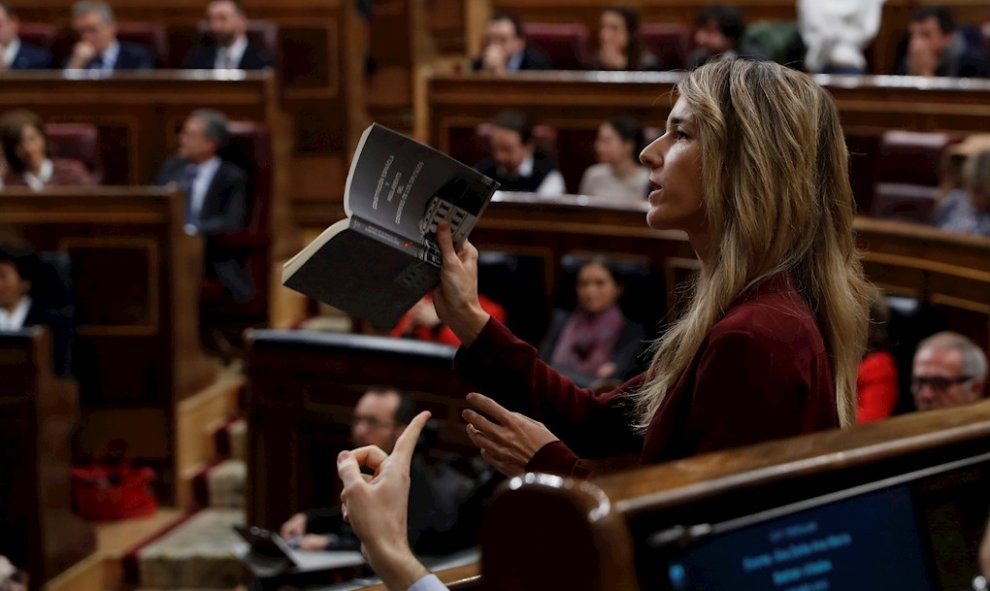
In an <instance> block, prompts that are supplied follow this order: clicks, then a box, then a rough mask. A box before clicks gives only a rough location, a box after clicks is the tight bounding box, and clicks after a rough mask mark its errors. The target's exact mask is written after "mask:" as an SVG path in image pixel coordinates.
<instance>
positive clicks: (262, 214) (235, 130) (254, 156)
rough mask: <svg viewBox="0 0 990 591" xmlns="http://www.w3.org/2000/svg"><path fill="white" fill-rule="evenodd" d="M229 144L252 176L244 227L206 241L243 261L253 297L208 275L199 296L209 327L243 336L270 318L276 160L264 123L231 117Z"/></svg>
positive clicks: (236, 160)
mask: <svg viewBox="0 0 990 591" xmlns="http://www.w3.org/2000/svg"><path fill="white" fill-rule="evenodd" d="M228 127H229V130H230V145H229V146H228V147H227V149H226V151H225V154H224V157H225V159H227V160H229V161H231V162H233V163H234V164H236V165H238V166H239V167H241V168H242V169H243V170H244V171H245V172H246V173H247V178H248V199H249V202H248V203H249V205H248V211H247V218H246V224H247V225H246V228H245V229H244V230H243V231H241V232H231V233H227V234H222V235H218V236H212V237H210V238H209V239H208V242H209V243H210V246H211V247H216V248H221V249H223V250H224V251H225V252H227V253H229V254H230V255H231V256H232V257H234V258H235V259H236V260H238V261H240V262H241V263H242V264H243V265H244V266H245V268H246V269H247V270H248V273H249V274H250V277H251V280H252V282H253V284H254V290H255V295H254V297H253V298H251V299H250V300H249V301H246V302H237V301H235V300H234V298H233V296H231V294H230V293H229V292H228V291H227V290H226V289H225V288H224V287H223V286H222V285H221V284H220V282H219V281H218V280H217V279H216V278H215V277H206V278H204V280H203V285H202V289H201V295H200V298H201V299H200V313H201V315H202V317H203V318H204V319H205V321H206V322H207V324H208V327H209V326H212V327H217V328H220V329H222V330H223V332H224V334H225V336H226V338H228V339H234V340H239V339H240V333H241V331H243V330H244V329H245V328H248V327H252V326H263V325H264V324H265V323H266V321H267V318H268V303H269V283H270V282H269V277H270V275H271V266H272V245H271V241H272V230H271V227H272V224H271V215H272V206H273V205H274V203H273V202H274V176H275V159H274V157H273V150H272V137H271V132H270V130H269V129H268V128H267V127H266V126H265V125H264V124H261V123H255V122H250V121H231V122H230V124H229V126H228Z"/></svg>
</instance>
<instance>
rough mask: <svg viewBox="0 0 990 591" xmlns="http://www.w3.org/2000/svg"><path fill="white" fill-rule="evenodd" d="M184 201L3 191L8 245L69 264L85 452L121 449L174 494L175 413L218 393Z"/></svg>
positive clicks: (141, 191) (160, 192)
mask: <svg viewBox="0 0 990 591" xmlns="http://www.w3.org/2000/svg"><path fill="white" fill-rule="evenodd" d="M182 203H183V201H182V197H181V195H180V194H179V193H177V192H176V193H169V192H168V190H166V189H151V188H126V187H116V188H110V187H96V188H87V189H58V190H55V189H53V190H50V191H49V192H46V193H35V192H31V191H24V190H21V191H14V190H8V191H5V192H3V193H0V242H3V243H11V242H14V243H24V244H29V245H31V246H32V247H34V248H36V249H38V250H58V251H62V252H65V253H67V254H68V255H69V258H70V260H71V264H72V283H73V284H72V288H73V290H74V292H75V296H76V323H77V327H76V339H75V346H74V357H75V364H74V367H75V376H76V378H77V379H78V381H79V384H80V399H81V406H82V416H83V422H82V424H81V427H80V432H79V442H80V446H81V447H80V450H79V451H81V452H83V453H85V452H90V453H96V454H102V453H103V451H104V449H105V446H106V444H107V443H108V442H110V441H112V440H113V439H117V438H120V439H123V440H125V441H127V442H128V443H129V444H130V454H131V455H132V456H133V457H134V458H135V459H140V460H144V461H147V462H148V463H149V464H151V465H152V466H154V467H155V468H156V469H158V470H159V476H160V477H161V479H162V483H163V488H162V492H163V494H165V495H166V498H170V497H171V495H172V486H173V483H174V478H173V476H174V475H173V472H174V469H173V461H174V454H175V446H176V441H175V425H174V416H175V407H176V405H177V404H178V403H179V402H180V401H181V400H183V399H184V398H187V397H189V396H191V395H192V394H194V393H196V392H198V391H199V390H201V389H202V388H203V387H205V386H206V385H208V384H210V383H212V381H213V379H214V376H215V373H216V372H215V364H214V363H213V362H212V361H210V360H209V359H207V358H206V357H205V355H204V354H203V353H202V350H201V348H200V344H199V334H198V326H199V310H198V305H197V303H198V301H199V300H198V297H199V296H198V294H199V279H200V275H201V269H202V262H201V260H202V255H201V246H200V244H199V240H198V239H196V238H193V237H190V236H187V235H185V234H184V233H183V231H182V224H183V205H182Z"/></svg>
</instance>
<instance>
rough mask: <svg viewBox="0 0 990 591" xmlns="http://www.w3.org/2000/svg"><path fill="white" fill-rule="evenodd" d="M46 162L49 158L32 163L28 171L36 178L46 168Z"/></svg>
mask: <svg viewBox="0 0 990 591" xmlns="http://www.w3.org/2000/svg"><path fill="white" fill-rule="evenodd" d="M45 160H47V158H39V159H38V160H36V161H34V162H31V163H30V164H28V165H27V171H28V172H30V173H31V174H33V175H34V176H40V175H41V169H42V168H43V167H44V166H45Z"/></svg>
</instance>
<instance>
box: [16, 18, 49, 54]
mask: <svg viewBox="0 0 990 591" xmlns="http://www.w3.org/2000/svg"><path fill="white" fill-rule="evenodd" d="M57 33H58V29H57V28H56V27H55V26H54V25H50V24H48V23H21V26H20V28H19V30H18V33H17V36H18V37H20V38H21V39H22V40H23V41H24V42H25V43H29V44H31V45H34V46H35V47H41V48H42V49H51V46H52V43H53V42H54V41H55V35H56V34H57Z"/></svg>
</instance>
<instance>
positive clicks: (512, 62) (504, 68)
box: [471, 12, 553, 74]
mask: <svg viewBox="0 0 990 591" xmlns="http://www.w3.org/2000/svg"><path fill="white" fill-rule="evenodd" d="M552 68H553V64H552V63H551V61H550V58H549V57H547V55H546V54H545V53H543V52H542V51H540V50H539V49H537V48H535V47H531V46H530V45H527V44H526V36H525V33H524V32H523V27H522V23H521V22H519V19H518V18H516V17H515V16H513V15H510V14H507V13H504V12H498V13H495V14H494V15H492V18H491V19H489V20H488V25H486V27H485V46H484V47H483V48H482V50H481V57H478V58H476V59H475V60H474V61H473V62H471V69H472V70H474V71H476V72H477V71H484V72H492V73H496V74H505V73H506V72H519V71H521V70H550V69H552Z"/></svg>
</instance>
